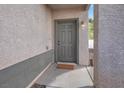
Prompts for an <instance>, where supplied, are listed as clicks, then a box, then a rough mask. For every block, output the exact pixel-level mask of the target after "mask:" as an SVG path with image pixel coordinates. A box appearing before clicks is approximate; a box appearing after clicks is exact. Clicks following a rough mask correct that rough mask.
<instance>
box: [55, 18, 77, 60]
mask: <svg viewBox="0 0 124 93" xmlns="http://www.w3.org/2000/svg"><path fill="white" fill-rule="evenodd" d="M76 26H77V25H76V21H75V20H66V21H65V20H64V21H57V22H56V61H57V62H76V58H77V56H76V54H77V52H76V50H77V49H76V32H77V31H76Z"/></svg>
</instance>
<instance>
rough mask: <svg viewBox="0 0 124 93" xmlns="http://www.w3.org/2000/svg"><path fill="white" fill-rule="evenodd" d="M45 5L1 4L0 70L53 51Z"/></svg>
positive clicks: (48, 13) (50, 20) (49, 11)
mask: <svg viewBox="0 0 124 93" xmlns="http://www.w3.org/2000/svg"><path fill="white" fill-rule="evenodd" d="M51 23H52V19H51V10H50V9H49V8H48V7H47V6H46V5H0V70H1V69H3V68H6V67H8V66H11V65H13V64H16V63H18V62H21V61H23V60H25V59H28V58H30V57H33V56H36V55H39V54H41V53H44V52H46V51H48V50H50V49H52V35H51V34H52V24H51Z"/></svg>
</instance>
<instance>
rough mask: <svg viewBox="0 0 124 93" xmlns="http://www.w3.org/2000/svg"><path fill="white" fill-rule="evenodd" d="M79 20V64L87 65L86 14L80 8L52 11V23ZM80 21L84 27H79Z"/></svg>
mask: <svg viewBox="0 0 124 93" xmlns="http://www.w3.org/2000/svg"><path fill="white" fill-rule="evenodd" d="M71 18H79V54H78V55H79V64H81V65H88V64H89V53H88V31H87V30H88V29H87V24H88V12H87V11H83V10H82V9H81V8H74V9H60V10H54V11H53V21H54V20H55V19H71ZM81 21H83V22H84V23H85V27H83V28H82V27H81Z"/></svg>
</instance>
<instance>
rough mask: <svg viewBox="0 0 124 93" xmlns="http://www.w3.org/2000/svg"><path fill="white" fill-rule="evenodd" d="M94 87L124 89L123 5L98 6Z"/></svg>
mask: <svg viewBox="0 0 124 93" xmlns="http://www.w3.org/2000/svg"><path fill="white" fill-rule="evenodd" d="M97 13H98V16H97V18H98V20H97V21H98V22H96V23H97V26H98V28H97V27H96V28H97V29H96V31H97V34H98V35H96V36H97V37H96V38H97V39H96V40H97V44H95V45H97V47H95V48H97V50H96V51H95V52H97V53H95V54H97V56H98V57H97V60H96V63H95V64H96V66H95V68H96V69H95V71H97V72H95V84H96V87H124V5H99V7H98V12H97Z"/></svg>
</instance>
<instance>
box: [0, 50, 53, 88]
mask: <svg viewBox="0 0 124 93" xmlns="http://www.w3.org/2000/svg"><path fill="white" fill-rule="evenodd" d="M50 62H54V51H53V49H52V50H50V51H47V52H45V53H43V54H40V55H37V56H35V57H32V58H29V59H27V60H25V61H23V62H20V63H17V64H15V65H13V66H10V67H8V68H6V69H3V70H1V71H0V87H5V88H6V87H9V88H23V87H27V86H28V85H29V84H30V83H31V81H32V80H33V79H34V78H35V77H36V76H37V75H38V74H40V72H41V71H42V70H43V69H44V68H45V67H46V66H47V65H48V64H49V63H50Z"/></svg>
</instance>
